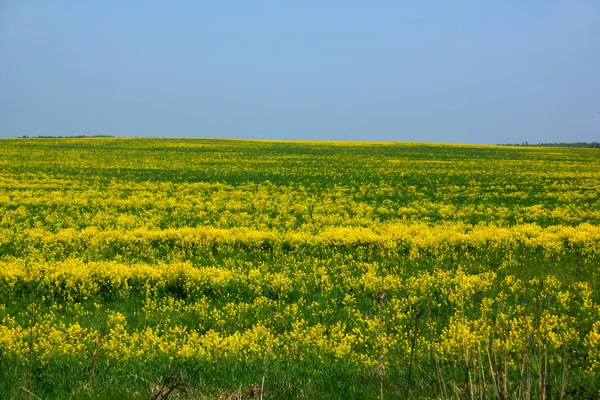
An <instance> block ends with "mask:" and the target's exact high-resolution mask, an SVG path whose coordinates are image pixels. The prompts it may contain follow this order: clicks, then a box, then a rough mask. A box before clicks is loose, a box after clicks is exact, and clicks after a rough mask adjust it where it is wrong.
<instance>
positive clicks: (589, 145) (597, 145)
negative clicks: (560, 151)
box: [501, 142, 600, 149]
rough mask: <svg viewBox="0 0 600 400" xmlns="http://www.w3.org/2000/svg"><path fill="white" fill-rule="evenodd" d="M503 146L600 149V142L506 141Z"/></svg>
mask: <svg viewBox="0 0 600 400" xmlns="http://www.w3.org/2000/svg"><path fill="white" fill-rule="evenodd" d="M501 146H550V147H583V148H592V149H600V143H598V142H591V143H588V142H575V143H537V144H533V143H527V142H523V143H514V144H513V143H506V144H502V145H501Z"/></svg>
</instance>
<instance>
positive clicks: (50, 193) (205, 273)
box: [0, 139, 600, 399]
mask: <svg viewBox="0 0 600 400" xmlns="http://www.w3.org/2000/svg"><path fill="white" fill-rule="evenodd" d="M599 266H600V151H599V150H597V149H574V148H549V147H548V148H545V147H535V148H526V147H493V146H458V145H433V144H431V145H429V144H427V145H426V144H401V143H351V142H343V143H342V142H333V143H325V142H322V143H321V142H274V141H269V142H252V141H233V140H175V139H169V140H166V139H165V140H163V139H154V140H151V139H16V140H2V141H0V398H11V399H13V398H16V399H18V398H43V399H57V398H80V399H90V398H142V399H143V398H153V399H167V398H179V399H181V398H215V397H216V398H242V396H243V398H256V399H258V398H265V399H267V398H274V399H275V398H277V399H284V398H307V399H314V398H373V399H375V398H378V397H380V398H381V397H383V398H436V399H437V398H441V399H450V398H467V399H481V398H500V399H509V398H510V399H530V398H535V399H538V398H560V399H564V398H577V399H579V398H598V397H599V396H600V273H599ZM34 396H37V397H34Z"/></svg>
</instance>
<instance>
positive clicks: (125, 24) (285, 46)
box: [0, 0, 600, 143]
mask: <svg viewBox="0 0 600 400" xmlns="http://www.w3.org/2000/svg"><path fill="white" fill-rule="evenodd" d="M210 3H212V4H209V2H200V1H173V2H167V1H162V2H153V1H133V0H132V1H126V2H121V1H111V0H107V1H83V0H81V1H75V0H73V1H60V0H59V1H52V2H50V1H28V0H8V1H7V0H4V1H2V2H0V136H3V137H14V136H20V135H29V136H32V135H80V134H88V135H93V134H111V135H116V136H160V137H171V136H172V137H236V138H253V139H332V140H390V141H434V142H454V143H461V142H462V143H508V142H512V143H514V142H519V143H520V142H524V141H528V142H530V143H537V142H562V141H593V140H600V1H597V0H580V1H579V0H573V1H566V0H545V1H537V0H529V1H513V0H507V1H501V2H500V1H498V2H486V1H453V2H442V1H402V2H401V1H376V2H366V1H327V2H322V1H310V0H308V1H302V2H291V1H290V2H283V1H253V2H241V1H220V2H210Z"/></svg>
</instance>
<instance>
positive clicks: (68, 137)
mask: <svg viewBox="0 0 600 400" xmlns="http://www.w3.org/2000/svg"><path fill="white" fill-rule="evenodd" d="M112 137H114V136H112V135H77V136H42V135H40V136H31V138H32V139H85V138H112ZM20 138H23V139H29V136H27V135H23V136H20Z"/></svg>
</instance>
